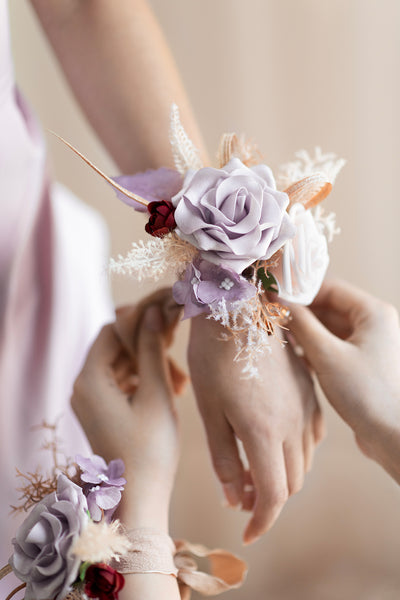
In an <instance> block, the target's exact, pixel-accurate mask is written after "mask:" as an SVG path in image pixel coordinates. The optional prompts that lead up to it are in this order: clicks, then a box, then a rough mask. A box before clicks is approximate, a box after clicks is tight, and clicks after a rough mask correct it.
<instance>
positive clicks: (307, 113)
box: [10, 0, 400, 600]
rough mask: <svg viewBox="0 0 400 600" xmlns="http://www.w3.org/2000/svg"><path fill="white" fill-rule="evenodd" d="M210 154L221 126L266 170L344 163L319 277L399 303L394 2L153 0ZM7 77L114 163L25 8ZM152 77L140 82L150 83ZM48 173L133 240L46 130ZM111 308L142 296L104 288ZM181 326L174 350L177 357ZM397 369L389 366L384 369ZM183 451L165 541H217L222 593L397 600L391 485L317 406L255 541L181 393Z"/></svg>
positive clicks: (125, 223)
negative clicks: (243, 568) (281, 501)
mask: <svg viewBox="0 0 400 600" xmlns="http://www.w3.org/2000/svg"><path fill="white" fill-rule="evenodd" d="M151 4H152V6H153V7H154V10H155V13H156V15H157V17H158V18H159V21H160V23H161V25H162V27H163V29H164V32H165V34H166V37H167V39H168V41H169V43H170V45H171V47H172V50H173V53H174V56H175V58H176V61H177V63H178V66H179V69H180V72H181V74H182V78H183V80H184V83H185V86H186V88H187V90H188V93H189V96H190V97H191V100H192V103H193V106H194V109H195V113H196V115H197V117H198V121H199V123H200V125H201V128H202V130H203V133H204V136H205V139H206V142H207V144H208V147H209V149H210V152H214V150H216V145H217V141H218V138H219V135H220V134H221V133H222V132H224V131H231V130H236V131H238V132H241V131H243V132H246V133H247V134H248V135H249V136H250V137H253V138H254V139H255V140H257V142H258V144H259V146H260V148H261V149H262V151H263V154H264V156H265V158H266V162H268V164H270V165H271V166H272V167H273V168H274V167H277V166H278V165H279V164H280V163H282V162H286V161H287V160H290V159H291V158H292V156H293V153H294V151H296V150H298V149H300V148H306V149H308V150H312V149H313V147H314V146H315V145H321V146H322V148H323V150H329V151H334V152H336V153H337V154H338V155H340V156H343V157H345V158H346V159H347V161H348V163H347V166H346V167H345V169H344V171H343V172H342V174H341V175H340V176H339V178H338V181H337V185H336V186H335V189H334V192H333V194H332V195H331V197H330V198H329V199H328V201H327V202H326V206H327V208H329V209H331V210H335V211H336V212H337V216H338V222H339V224H340V225H341V227H342V235H341V236H340V238H337V239H336V241H335V244H334V245H333V247H331V248H332V265H331V273H333V274H335V275H340V276H341V277H344V278H346V279H349V280H351V281H353V282H354V283H356V284H359V285H361V286H363V287H364V288H366V289H368V290H370V291H371V292H375V293H377V294H379V295H380V296H381V297H383V298H385V299H386V300H388V301H391V302H393V303H394V304H396V305H397V307H400V279H399V277H398V273H399V267H400V236H399V234H398V223H399V222H400V203H399V199H398V192H397V190H396V183H397V173H398V165H397V163H398V161H399V159H400V153H399V149H400V148H399V146H400V135H399V134H400V127H399V126H400V116H399V111H398V107H399V106H400V82H399V73H400V28H399V26H400V2H399V1H398V0H379V1H378V0H330V1H329V0H280V1H279V2H278V1H277V0H247V1H246V2H244V0H241V1H240V0H218V1H215V0H202V1H201V2H198V1H194V0H193V1H188V0H169V1H168V2H166V1H165V0H152V2H151ZM10 12H11V20H12V36H13V50H14V58H15V64H16V71H17V78H18V80H19V84H20V86H21V88H22V90H23V91H24V93H25V95H26V96H27V97H28V99H29V100H30V102H31V104H32V105H33V107H34V108H35V110H36V112H37V113H38V115H39V118H40V119H41V121H42V124H43V126H44V127H45V128H48V129H51V130H54V131H56V132H58V133H60V134H61V135H63V136H64V137H66V138H67V139H68V140H70V141H71V142H72V143H73V144H75V145H76V146H77V147H78V148H79V149H80V150H81V151H83V152H84V153H85V154H86V155H88V156H89V157H91V159H92V160H93V161H94V162H95V163H96V164H97V165H99V166H100V167H102V168H103V169H104V170H105V171H106V172H108V173H110V174H113V173H115V167H114V166H113V165H112V163H111V162H110V160H109V158H108V157H107V156H106V154H105V152H104V150H103V149H102V148H101V147H100V145H99V143H98V142H97V140H96V138H95V137H94V135H93V132H92V131H91V130H90V128H89V127H88V125H87V124H86V122H85V121H84V119H83V118H82V115H81V113H80V110H79V108H78V107H77V105H76V103H75V102H74V100H73V98H72V96H71V93H70V91H69V89H68V88H67V87H66V85H65V82H64V80H63V77H62V75H61V74H60V71H59V69H58V66H57V64H56V62H55V60H54V58H53V57H52V56H51V52H50V49H49V46H48V45H47V43H46V42H45V40H44V38H43V36H42V33H41V31H40V29H39V27H38V25H37V23H36V21H35V19H34V17H33V15H32V13H31V10H30V7H29V5H28V3H26V2H23V1H21V0H14V2H10ZM149 76H151V74H149ZM48 144H49V149H50V153H51V157H52V163H53V168H54V172H55V174H56V176H57V178H58V179H59V180H60V181H62V182H63V183H65V184H66V185H67V186H68V187H70V188H71V189H72V190H73V191H74V192H75V193H76V194H77V195H78V196H80V197H81V198H82V199H84V200H85V201H86V202H88V203H90V204H91V205H93V206H94V207H96V208H97V209H98V210H99V211H101V213H102V214H103V215H104V218H105V219H106V221H107V223H108V225H109V228H110V239H111V252H112V254H113V255H116V254H118V253H119V252H121V253H125V252H126V251H127V249H128V248H129V246H130V242H131V241H133V240H138V239H140V237H141V235H142V230H143V222H142V219H141V218H140V216H138V215H135V214H134V213H132V212H131V211H130V209H129V208H127V207H126V206H124V205H122V204H120V203H119V202H118V201H117V200H116V198H115V196H114V194H113V192H112V191H110V189H109V187H108V186H107V185H105V184H104V183H103V181H102V180H101V179H100V178H98V177H97V176H96V175H95V174H93V173H92V172H91V171H90V170H89V169H88V168H87V167H86V166H85V165H83V163H81V162H80V161H79V160H78V159H77V158H76V157H75V156H73V154H72V153H71V152H69V151H68V150H66V149H65V148H64V147H63V146H62V145H61V144H60V143H59V142H57V140H55V139H54V138H52V137H51V136H50V135H49V136H48ZM112 284H113V289H114V297H115V300H116V302H118V303H120V302H126V301H132V300H134V299H136V298H138V297H139V296H141V295H142V294H144V293H145V291H146V290H147V289H149V288H150V287H152V286H151V285H149V286H138V285H137V284H136V283H134V282H130V281H126V280H114V281H113V282H112ZM186 337H187V326H184V327H183V330H182V332H181V334H180V336H179V340H178V343H177V348H176V354H177V355H178V357H180V358H181V359H182V360H183V357H184V352H185V350H184V348H185V342H186ZM399 368H400V365H399ZM180 405H181V412H182V420H183V444H184V446H183V447H184V451H183V457H182V462H181V467H180V471H179V478H178V485H177V490H176V494H175V501H174V505H173V514H172V524H173V531H174V533H175V534H176V535H178V536H185V537H187V538H189V539H191V540H193V541H199V542H203V543H206V544H208V545H210V546H214V545H216V546H225V547H229V548H231V549H233V550H235V551H237V552H239V553H241V554H242V555H244V556H245V557H246V558H247V560H248V561H249V563H250V572H249V575H248V579H247V582H246V584H245V586H244V587H243V588H242V589H241V590H239V591H236V592H232V593H230V598H232V600H234V599H245V598H246V599H247V598H254V599H257V600H264V599H268V600H275V599H276V600H303V599H304V600H348V599H352V600H353V599H362V600H375V599H376V600H387V599H394V598H398V596H399V593H400V558H399V557H400V491H399V489H398V488H397V486H396V485H395V484H394V483H392V481H391V480H390V479H389V477H388V476H387V475H385V474H384V473H383V472H382V471H381V470H380V469H379V468H378V467H376V466H375V465H374V464H372V463H371V462H369V461H368V460H367V459H365V458H364V457H363V456H362V455H361V454H360V453H359V452H358V450H357V448H356V445H355V443H354V441H353V437H352V435H351V433H350V432H349V431H348V429H347V428H346V426H345V425H343V424H342V423H341V422H340V421H339V419H338V418H337V417H336V415H335V414H333V412H332V411H331V410H330V409H329V408H328V407H326V405H325V404H324V409H325V412H326V414H327V418H328V427H329V435H328V437H327V439H326V440H325V441H324V443H323V445H322V447H321V448H320V450H319V452H318V453H317V456H316V460H315V468H314V470H313V472H312V473H311V474H310V475H309V476H308V478H307V481H306V485H305V488H304V490H303V491H302V492H301V493H300V494H299V495H297V496H296V497H294V498H292V499H291V500H290V501H289V503H288V505H287V506H286V508H285V509H284V511H283V514H282V516H281V518H280V519H279V521H278V523H277V524H276V525H275V526H274V528H273V529H272V531H271V532H270V533H269V534H268V535H267V536H266V537H265V538H264V539H263V540H262V541H260V542H258V543H257V544H256V545H255V546H254V547H251V548H247V549H243V548H242V547H241V543H240V537H241V532H242V530H243V526H244V523H245V519H244V517H243V516H241V515H240V514H238V513H234V512H233V513H232V512H229V511H227V510H223V509H222V507H221V497H222V496H221V494H220V492H219V490H218V487H217V485H216V483H215V480H214V477H213V475H212V472H211V467H210V463H209V459H208V455H207V452H206V450H205V439H204V435H203V432H202V428H201V424H200V420H199V417H198V415H197V412H196V409H195V406H194V400H193V396H192V394H191V392H190V391H189V392H188V393H187V394H186V396H185V397H184V398H183V399H182V400H180Z"/></svg>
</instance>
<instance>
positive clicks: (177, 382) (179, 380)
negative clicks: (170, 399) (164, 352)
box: [168, 357, 189, 396]
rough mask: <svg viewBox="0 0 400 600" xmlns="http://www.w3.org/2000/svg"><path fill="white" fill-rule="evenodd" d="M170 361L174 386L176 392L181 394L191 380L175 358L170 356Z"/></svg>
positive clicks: (178, 394)
mask: <svg viewBox="0 0 400 600" xmlns="http://www.w3.org/2000/svg"><path fill="white" fill-rule="evenodd" d="M168 363H169V372H170V374H171V379H172V385H173V388H174V394H176V395H177V396H180V395H181V394H183V392H184V391H185V389H186V385H187V383H188V381H189V377H188V375H187V374H186V373H185V371H183V370H182V369H181V368H180V367H179V366H178V365H177V364H176V362H175V361H174V360H173V358H171V357H169V358H168Z"/></svg>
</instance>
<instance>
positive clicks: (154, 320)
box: [143, 304, 164, 331]
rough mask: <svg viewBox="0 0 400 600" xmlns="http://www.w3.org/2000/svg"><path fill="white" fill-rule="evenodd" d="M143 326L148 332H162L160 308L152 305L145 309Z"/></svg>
mask: <svg viewBox="0 0 400 600" xmlns="http://www.w3.org/2000/svg"><path fill="white" fill-rule="evenodd" d="M143 324H144V326H145V328H146V329H148V330H149V331H162V330H163V326H164V324H163V320H162V316H161V311H160V308H159V307H158V305H157V304H152V305H151V306H149V307H148V308H147V309H146V312H145V315H144V319H143Z"/></svg>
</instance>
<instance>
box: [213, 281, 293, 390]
mask: <svg viewBox="0 0 400 600" xmlns="http://www.w3.org/2000/svg"><path fill="white" fill-rule="evenodd" d="M257 288H258V289H257V292H258V293H257V294H256V295H255V296H254V297H253V298H252V299H251V300H236V301H235V302H232V303H230V304H229V309H228V307H227V305H226V302H225V299H224V298H222V300H220V301H219V302H218V303H217V304H214V305H210V306H209V308H210V315H209V316H208V318H209V319H214V320H215V321H217V322H218V323H220V324H221V325H222V326H223V327H225V328H226V329H227V332H226V333H223V334H222V339H224V340H229V339H231V338H233V339H234V341H235V345H236V355H235V358H234V360H235V361H243V363H244V365H243V369H242V375H243V378H244V379H250V378H255V379H258V378H259V377H260V374H259V371H258V366H257V362H258V360H259V359H260V358H261V357H262V356H264V355H265V353H266V352H271V343H270V342H271V335H274V333H275V327H281V326H282V313H281V312H279V311H277V312H276V314H274V313H273V311H269V313H268V317H267V321H266V322H264V321H263V320H262V317H263V316H264V317H265V310H263V307H265V306H269V305H268V303H267V304H265V300H264V298H265V296H264V293H263V288H262V284H261V282H259V283H258V285H257ZM278 339H279V341H280V342H281V343H283V342H282V340H281V339H280V338H278Z"/></svg>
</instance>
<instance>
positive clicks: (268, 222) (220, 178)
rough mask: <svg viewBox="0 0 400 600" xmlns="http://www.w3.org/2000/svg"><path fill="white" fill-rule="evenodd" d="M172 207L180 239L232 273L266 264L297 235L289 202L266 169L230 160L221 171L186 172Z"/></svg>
mask: <svg viewBox="0 0 400 600" xmlns="http://www.w3.org/2000/svg"><path fill="white" fill-rule="evenodd" d="M172 203H173V205H174V206H175V207H176V210H175V215H174V216H175V221H176V225H177V227H176V229H175V232H176V233H177V234H178V235H179V237H180V238H182V239H184V240H186V241H187V242H189V243H191V244H193V246H195V247H196V248H198V249H199V250H200V251H201V255H202V257H203V258H204V259H206V260H208V261H209V262H212V263H215V264H221V265H222V266H223V267H229V268H231V269H233V270H234V271H235V272H236V273H241V272H242V271H243V270H244V269H245V268H246V267H248V266H249V265H251V264H252V263H253V262H254V261H255V260H257V259H267V258H270V257H271V256H272V255H273V254H274V253H275V252H276V251H277V250H279V248H281V247H282V246H283V245H284V243H285V242H286V241H287V240H288V239H290V238H292V237H293V236H294V234H295V227H294V225H293V223H292V221H291V219H290V217H289V215H288V214H287V212H286V208H287V206H288V204H289V198H288V196H287V195H286V194H285V193H284V192H278V191H277V189H276V186H275V181H274V178H273V175H272V172H271V170H270V168H269V167H267V166H266V165H257V166H255V167H251V168H249V167H246V166H245V165H244V164H243V163H242V162H241V161H240V160H239V159H238V158H232V159H231V160H230V161H229V163H228V164H227V165H226V166H225V167H224V168H223V169H213V168H209V167H207V168H203V169H200V170H198V171H196V172H194V173H193V172H189V173H188V175H187V176H186V179H185V183H184V186H183V189H182V190H181V191H180V192H178V194H176V195H175V196H174V197H173V198H172Z"/></svg>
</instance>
